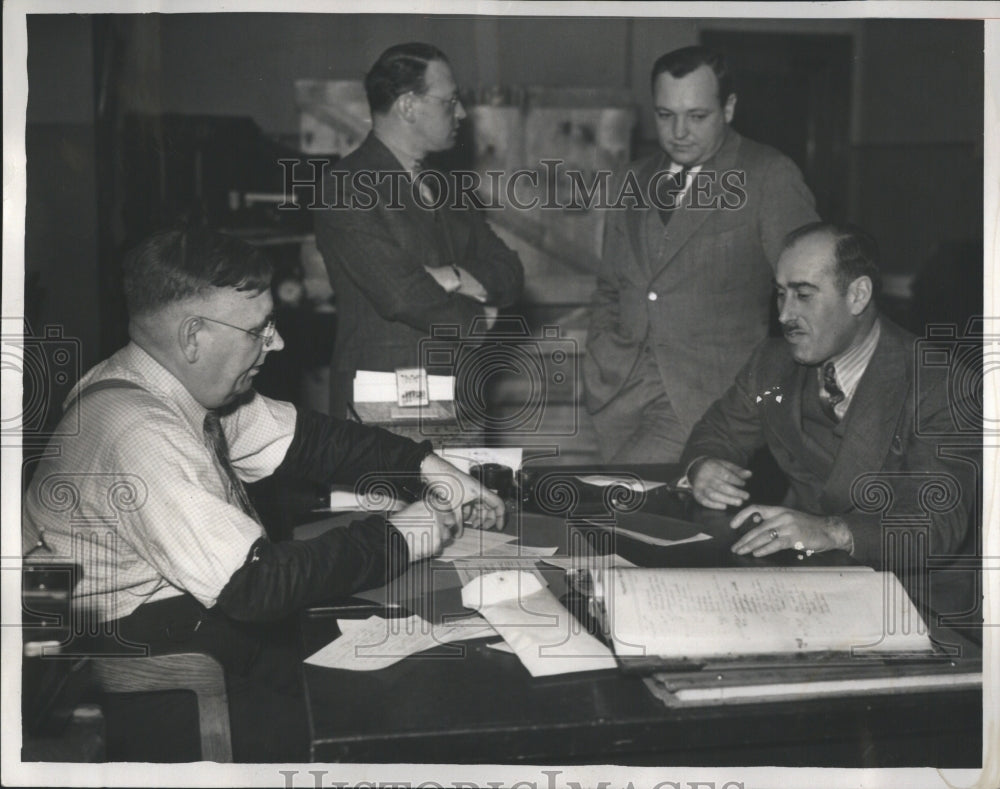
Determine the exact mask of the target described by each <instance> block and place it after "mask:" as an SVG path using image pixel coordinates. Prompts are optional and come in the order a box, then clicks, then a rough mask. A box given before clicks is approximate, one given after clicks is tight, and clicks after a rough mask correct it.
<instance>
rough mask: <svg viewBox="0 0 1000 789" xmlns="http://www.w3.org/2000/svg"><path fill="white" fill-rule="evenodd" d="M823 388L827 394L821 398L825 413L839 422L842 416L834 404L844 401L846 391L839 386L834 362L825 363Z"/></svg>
mask: <svg viewBox="0 0 1000 789" xmlns="http://www.w3.org/2000/svg"><path fill="white" fill-rule="evenodd" d="M823 389H824V391H825V392H826V395H827V396H826V397H820V399H819V400H820V403H821V404H822V406H823V413H825V414H826V415H827V416H828V417H830V419H832V420H833V421H834V422H839V421H840V417H838V416H837V412H836V409H835V408H834V406H836V405H837V404H838V403H842V402H844V392H843V390H841V388H840V387H839V386H837V370H836V368H834V366H833V362H827V363H826V364H824V365H823Z"/></svg>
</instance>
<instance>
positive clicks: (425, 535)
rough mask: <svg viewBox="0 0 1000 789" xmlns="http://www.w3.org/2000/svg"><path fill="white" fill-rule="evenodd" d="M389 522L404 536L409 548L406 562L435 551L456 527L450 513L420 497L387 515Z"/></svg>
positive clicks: (439, 548)
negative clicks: (408, 558) (408, 556)
mask: <svg viewBox="0 0 1000 789" xmlns="http://www.w3.org/2000/svg"><path fill="white" fill-rule="evenodd" d="M389 523H391V524H392V525H393V526H395V527H396V528H397V529H398V530H399V531H400V533H401V534H402V535H403V538H404V539H405V540H406V544H407V546H408V547H409V549H410V562H419V561H420V560H422V559H427V558H430V557H431V556H434V555H435V554H437V553H439V552H440V550H441V548H442V547H443V546H444V544H445V543H446V542H448V541H449V540H450V539H451V534H452V530H453V529H454V528H456V524H455V516H454V514H453V513H450V512H447V511H442V510H440V509H436V508H435V507H433V506H431V505H430V504H429V503H428V502H427V501H425V500H424V499H418V500H417V501H415V502H413V503H412V504H409V505H407V506H406V507H404V508H403V509H401V510H400V511H399V512H394V513H393V514H392V515H390V516H389Z"/></svg>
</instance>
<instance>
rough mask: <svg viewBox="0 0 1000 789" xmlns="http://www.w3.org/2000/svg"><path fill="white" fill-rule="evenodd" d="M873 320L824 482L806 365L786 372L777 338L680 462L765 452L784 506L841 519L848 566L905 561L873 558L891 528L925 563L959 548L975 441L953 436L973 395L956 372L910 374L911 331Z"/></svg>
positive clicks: (709, 416)
mask: <svg viewBox="0 0 1000 789" xmlns="http://www.w3.org/2000/svg"><path fill="white" fill-rule="evenodd" d="M881 321H882V333H881V336H880V337H879V343H878V346H877V347H876V349H875V353H874V355H873V356H872V359H871V361H870V362H869V364H868V368H867V369H866V370H865V373H864V375H863V376H862V378H861V381H860V382H859V383H858V388H857V390H856V391H855V393H854V398H853V399H852V400H851V404H850V407H849V408H848V410H847V413H846V415H845V416H844V419H843V421H842V422H841V423H840V424H839V425H838V430H840V431H842V443H841V445H840V451H839V453H838V455H837V457H836V459H835V460H834V464H833V467H832V469H830V471H829V473H828V474H826V475H821V474H820V473H819V472H818V469H817V468H816V467H815V466H814V465H810V461H809V458H810V457H812V456H813V455H812V452H811V450H810V446H809V444H810V442H811V441H812V439H810V438H809V437H808V436H806V435H805V434H804V432H803V430H802V393H803V387H804V386H805V384H806V377H807V376H810V375H815V374H816V369H815V368H814V367H805V366H803V365H800V364H796V363H795V361H794V360H793V359H792V356H791V353H790V352H789V348H788V344H787V343H786V342H785V340H783V339H769V340H766V341H765V342H764V343H762V344H761V345H760V346H759V347H758V348H757V349H756V350H755V351H754V353H753V355H752V356H751V357H750V359H749V361H748V362H747V363H746V365H745V366H744V367H743V369H742V370H741V371H740V373H739V375H738V376H737V377H736V382H735V384H734V385H733V386H732V387H731V388H730V389H729V391H728V392H726V394H725V395H724V396H723V397H722V398H721V399H720V400H717V401H716V402H715V403H714V404H713V405H712V406H711V408H709V410H708V411H707V412H706V414H705V416H704V417H703V418H702V419H701V421H699V422H698V424H697V425H696V426H695V428H694V430H693V431H692V433H691V437H690V440H689V441H688V444H687V446H686V447H685V449H684V454H683V456H682V458H681V462H682V463H684V464H685V466H686V465H687V464H688V463H690V462H691V461H693V460H695V459H696V458H699V457H705V456H709V457H714V458H721V459H724V460H730V461H732V462H734V463H738V464H740V465H743V466H745V465H746V464H747V462H748V460H749V458H750V455H751V454H752V453H753V451H754V450H755V449H757V448H758V447H761V446H763V445H765V444H766V445H767V446H768V447H769V448H770V450H771V454H772V455H773V456H774V458H775V460H776V461H777V463H778V465H779V466H780V467H781V469H782V471H783V472H784V473H785V474H786V475H787V477H788V480H789V483H790V488H789V492H788V495H787V497H786V501H785V503H786V504H787V505H788V506H790V507H792V508H794V509H798V510H802V511H805V512H811V513H814V514H824V515H838V516H840V517H842V518H843V519H844V521H845V522H846V523H847V525H848V526H849V528H850V529H851V532H852V533H853V535H854V556H855V558H857V559H858V560H859V561H861V562H863V563H864V564H868V565H870V566H872V567H875V568H876V569H883V568H884V569H893V570H895V569H899V563H900V561H902V562H903V563H908V562H907V558H911V559H912V558H914V557H913V556H910V557H907V556H906V555H901V554H898V553H896V554H894V555H893V556H886V555H884V554H883V545H884V538H885V537H886V535H887V534H889V533H890V531H892V532H894V534H895V537H894V539H895V538H899V537H900V535H901V532H900V529H901V530H902V531H904V532H905V531H909V533H910V536H911V537H912V538H913V539H914V540H915V541H916V542H915V543H914V545H913V547H914V548H916V549H917V550H918V551H919V550H920V540H922V539H925V538H926V540H927V542H926V543H924V547H923V550H924V553H925V555H930V556H937V557H942V556H947V555H952V554H956V553H959V552H960V551H962V550H963V548H965V547H967V543H968V541H967V536H968V532H969V523H970V513H971V512H972V509H973V507H974V506H975V503H976V501H977V494H978V485H979V481H978V473H979V469H980V465H979V463H978V462H977V458H978V453H979V452H980V450H981V443H980V439H979V436H976V435H974V434H971V435H970V434H969V433H963V432H962V431H961V430H960V429H959V423H958V421H956V414H962V413H971V412H972V411H975V410H976V408H977V406H976V402H977V400H978V399H979V398H978V396H977V395H976V394H975V393H974V392H972V391H966V392H965V393H964V394H963V393H962V392H961V391H960V388H958V389H956V387H955V386H954V383H955V381H956V380H961V379H962V376H961V374H960V373H958V371H948V370H943V369H940V368H931V367H928V366H926V365H924V364H920V366H917V364H916V363H917V362H918V361H919V360H920V358H921V357H920V356H918V355H917V352H918V351H919V347H918V346H915V345H914V341H915V340H916V338H915V337H914V335H912V334H910V333H909V332H907V331H905V330H903V329H901V328H899V327H898V326H896V325H895V324H894V323H892V322H890V321H889V320H887V319H886V318H884V317H882V318H881ZM949 378H950V379H951V380H950V381H949ZM965 380H967V381H974V380H975V378H974V377H973V378H969V379H965ZM961 444H966V445H967V446H966V448H965V449H964V450H963V449H959V448H958V447H959V445H961ZM946 445H947V446H946ZM908 527H912V528H908ZM885 544H887V545H890V546H892V547H893V549H894V550H895V549H899V548H901V547H904V546H902V545H901V543H899V542H889V543H885ZM919 558H920V557H916V561H917V563H918V564H919ZM886 565H889V566H886Z"/></svg>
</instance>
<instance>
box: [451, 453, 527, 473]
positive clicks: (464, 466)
mask: <svg viewBox="0 0 1000 789" xmlns="http://www.w3.org/2000/svg"><path fill="white" fill-rule="evenodd" d="M438 454H439V455H440V456H441V457H443V458H444V459H445V460H447V461H448V462H449V463H451V464H452V465H453V466H454V467H455V468H457V469H458V470H459V471H462V472H464V473H466V474H468V473H469V469H470V468H472V467H473V466H475V465H481V464H483V463H499V464H500V465H501V466H507V467H508V468H510V469H512V470H513V471H517V470H518V469H519V468H521V459H522V457H523V455H524V450H522V449H521V448H520V447H444V448H443V449H441V450H439V451H438Z"/></svg>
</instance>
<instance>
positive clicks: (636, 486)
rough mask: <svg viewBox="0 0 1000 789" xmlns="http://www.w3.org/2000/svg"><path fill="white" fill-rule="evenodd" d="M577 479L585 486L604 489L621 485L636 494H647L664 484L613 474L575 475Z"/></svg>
mask: <svg viewBox="0 0 1000 789" xmlns="http://www.w3.org/2000/svg"><path fill="white" fill-rule="evenodd" d="M577 479H578V480H580V482H583V483H585V484H587V485H596V486H597V487H599V488H606V487H608V486H609V485H621V486H622V487H623V488H628V489H629V490H631V491H635V492H636V493H648V492H649V491H651V490H656V489H657V488H662V487H663V486H664V485H666V484H667V483H666V482H650V481H649V480H645V479H638V478H637V477H634V476H615V475H614V474H586V475H577Z"/></svg>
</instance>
